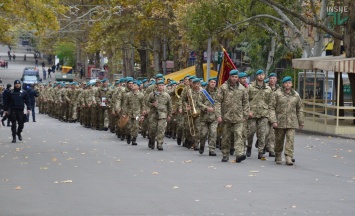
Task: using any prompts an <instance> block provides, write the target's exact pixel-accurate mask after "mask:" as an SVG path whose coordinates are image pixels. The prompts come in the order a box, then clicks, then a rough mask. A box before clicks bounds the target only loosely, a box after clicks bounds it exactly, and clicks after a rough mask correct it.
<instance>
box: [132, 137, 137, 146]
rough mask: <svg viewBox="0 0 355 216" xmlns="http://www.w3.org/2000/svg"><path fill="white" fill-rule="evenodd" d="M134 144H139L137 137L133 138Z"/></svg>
mask: <svg viewBox="0 0 355 216" xmlns="http://www.w3.org/2000/svg"><path fill="white" fill-rule="evenodd" d="M132 145H137V137H133V139H132Z"/></svg>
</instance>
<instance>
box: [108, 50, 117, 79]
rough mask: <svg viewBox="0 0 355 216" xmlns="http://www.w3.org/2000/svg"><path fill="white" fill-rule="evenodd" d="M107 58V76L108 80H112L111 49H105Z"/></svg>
mask: <svg viewBox="0 0 355 216" xmlns="http://www.w3.org/2000/svg"><path fill="white" fill-rule="evenodd" d="M106 53H107V60H108V72H107V78H108V79H109V80H110V81H113V73H114V71H115V70H114V65H113V52H112V50H110V49H109V50H107V52H106Z"/></svg>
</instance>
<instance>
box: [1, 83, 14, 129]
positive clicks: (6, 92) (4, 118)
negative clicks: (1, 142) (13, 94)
mask: <svg viewBox="0 0 355 216" xmlns="http://www.w3.org/2000/svg"><path fill="white" fill-rule="evenodd" d="M11 87H12V86H11V84H7V85H6V89H5V90H4V92H3V93H2V99H3V106H4V105H5V100H6V97H7V95H8V94H9V92H10V91H11ZM3 115H4V117H3V118H2V119H1V123H2V125H3V126H5V123H4V122H5V121H6V120H7V126H8V127H10V126H11V124H10V115H9V114H6V113H4V114H3Z"/></svg>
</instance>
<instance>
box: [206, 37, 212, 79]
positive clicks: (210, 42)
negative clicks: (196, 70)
mask: <svg viewBox="0 0 355 216" xmlns="http://www.w3.org/2000/svg"><path fill="white" fill-rule="evenodd" d="M211 44H212V37H210V38H208V45H207V77H206V81H208V79H209V78H210V76H211Z"/></svg>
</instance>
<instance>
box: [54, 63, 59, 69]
mask: <svg viewBox="0 0 355 216" xmlns="http://www.w3.org/2000/svg"><path fill="white" fill-rule="evenodd" d="M55 70H56V71H58V70H59V62H58V63H57V64H56V69H55Z"/></svg>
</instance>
